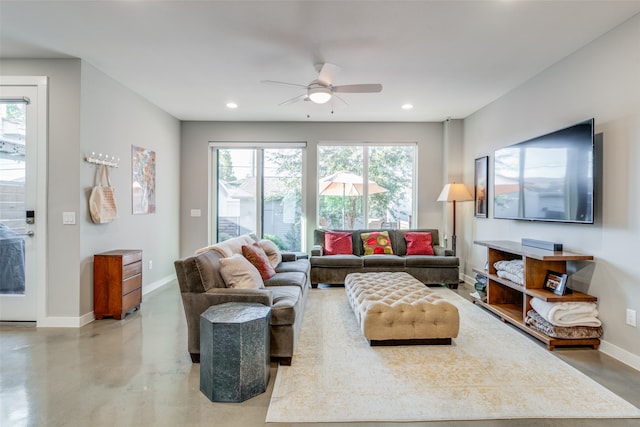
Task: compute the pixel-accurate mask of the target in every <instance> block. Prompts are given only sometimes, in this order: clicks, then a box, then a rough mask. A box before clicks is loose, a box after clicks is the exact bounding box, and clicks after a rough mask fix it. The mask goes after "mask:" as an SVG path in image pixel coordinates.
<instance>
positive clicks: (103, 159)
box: [84, 151, 120, 168]
mask: <svg viewBox="0 0 640 427" xmlns="http://www.w3.org/2000/svg"><path fill="white" fill-rule="evenodd" d="M84 161H85V162H89V163H94V164H96V165H105V166H109V167H110V168H117V167H118V163H119V162H120V157H118V158H117V159H116V157H115V156H108V155H106V154H102V153H98V154H97V155H96V153H95V151H93V152H91V155H90V156H86V157H85V158H84Z"/></svg>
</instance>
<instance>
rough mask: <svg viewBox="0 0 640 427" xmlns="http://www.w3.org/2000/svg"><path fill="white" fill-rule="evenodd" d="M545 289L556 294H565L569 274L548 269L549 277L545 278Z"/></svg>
mask: <svg viewBox="0 0 640 427" xmlns="http://www.w3.org/2000/svg"><path fill="white" fill-rule="evenodd" d="M543 288H544V289H546V290H548V291H551V292H553V293H554V294H556V295H564V294H566V293H568V292H567V275H566V274H563V273H556V272H555V271H551V270H547V277H545V279H544V286H543Z"/></svg>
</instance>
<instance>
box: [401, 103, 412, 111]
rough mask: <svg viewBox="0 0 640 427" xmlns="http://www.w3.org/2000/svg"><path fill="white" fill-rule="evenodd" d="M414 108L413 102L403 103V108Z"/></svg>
mask: <svg viewBox="0 0 640 427" xmlns="http://www.w3.org/2000/svg"><path fill="white" fill-rule="evenodd" d="M412 108H413V104H403V105H402V109H403V110H411V109H412Z"/></svg>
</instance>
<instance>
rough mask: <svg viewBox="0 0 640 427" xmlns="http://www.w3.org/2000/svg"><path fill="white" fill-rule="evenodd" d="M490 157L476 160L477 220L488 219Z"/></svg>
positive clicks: (475, 210)
mask: <svg viewBox="0 0 640 427" xmlns="http://www.w3.org/2000/svg"><path fill="white" fill-rule="evenodd" d="M488 184H489V156H484V157H480V158H478V159H476V165H475V175H474V194H473V201H474V205H475V207H474V212H475V215H476V218H487V209H488V204H487V189H488V188H489V185H488Z"/></svg>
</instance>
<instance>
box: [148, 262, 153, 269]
mask: <svg viewBox="0 0 640 427" xmlns="http://www.w3.org/2000/svg"><path fill="white" fill-rule="evenodd" d="M149 270H153V261H151V260H149Z"/></svg>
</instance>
